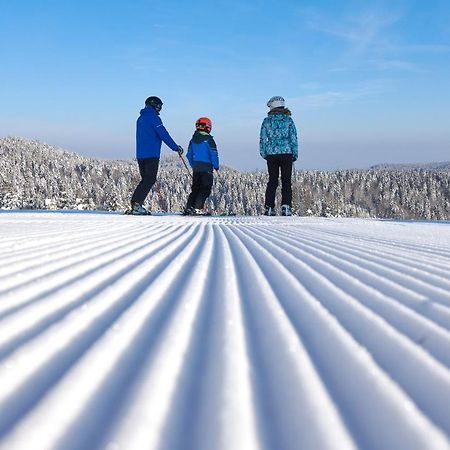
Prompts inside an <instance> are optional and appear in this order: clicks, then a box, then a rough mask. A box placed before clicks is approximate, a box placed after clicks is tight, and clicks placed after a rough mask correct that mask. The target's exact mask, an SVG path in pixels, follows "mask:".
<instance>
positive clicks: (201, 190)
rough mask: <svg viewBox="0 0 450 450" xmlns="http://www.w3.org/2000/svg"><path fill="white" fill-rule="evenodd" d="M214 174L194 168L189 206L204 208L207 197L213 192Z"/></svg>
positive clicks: (187, 206)
mask: <svg viewBox="0 0 450 450" xmlns="http://www.w3.org/2000/svg"><path fill="white" fill-rule="evenodd" d="M212 185H213V174H212V173H211V172H200V171H196V170H194V172H193V179H192V189H191V193H190V194H189V197H188V201H187V204H186V209H187V208H192V207H193V208H195V209H203V207H204V205H205V201H206V199H207V198H208V197H209V195H210V194H211V188H212Z"/></svg>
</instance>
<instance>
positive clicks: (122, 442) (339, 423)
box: [0, 212, 450, 450]
mask: <svg viewBox="0 0 450 450" xmlns="http://www.w3.org/2000/svg"><path fill="white" fill-rule="evenodd" d="M0 231H1V236H0V249H1V251H2V259H1V261H0V448H1V449H5V450H6V449H7V450H22V449H24V448H26V449H32V448H38V449H39V450H46V449H55V450H56V449H57V450H59V449H61V450H63V449H64V450H70V449H73V450H78V449H80V450H81V449H86V448H89V449H99V450H128V449H130V450H135V449H136V450H139V449H146V450H147V449H192V450H194V449H195V450H197V449H233V450H234V449H246V450H247V449H248V450H251V449H277V450H278V449H318V450H321V449H323V450H326V449H336V448H339V449H355V448H364V449H386V448H390V449H391V448H392V449H400V450H401V449H405V450H406V449H408V450H410V449H425V448H426V449H450V443H449V436H450V268H449V267H450V264H449V263H450V256H449V255H450V225H448V224H447V225H445V224H439V223H434V224H433V223H417V222H411V223H407V222H388V221H386V222H383V221H375V220H353V219H313V218H308V219H306V218H260V217H233V218H220V217H210V218H183V217H176V216H160V217H142V218H141V217H125V216H119V215H115V214H83V213H68V214H64V213H43V212H40V213H37V212H36V213H31V212H30V213H23V212H21V213H4V214H2V215H0Z"/></svg>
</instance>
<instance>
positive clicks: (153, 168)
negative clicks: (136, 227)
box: [131, 158, 159, 205]
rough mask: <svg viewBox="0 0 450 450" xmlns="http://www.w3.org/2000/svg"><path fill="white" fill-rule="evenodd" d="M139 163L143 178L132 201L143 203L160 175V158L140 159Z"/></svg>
mask: <svg viewBox="0 0 450 450" xmlns="http://www.w3.org/2000/svg"><path fill="white" fill-rule="evenodd" d="M138 164H139V173H140V174H141V178H142V180H141V182H140V183H139V184H138V185H137V187H136V189H135V191H134V194H133V196H132V197H131V201H132V202H136V203H140V204H141V205H142V203H144V200H145V198H146V197H147V195H148V193H149V192H150V189H151V188H152V187H153V185H154V184H155V181H156V176H157V175H158V167H159V158H146V159H138Z"/></svg>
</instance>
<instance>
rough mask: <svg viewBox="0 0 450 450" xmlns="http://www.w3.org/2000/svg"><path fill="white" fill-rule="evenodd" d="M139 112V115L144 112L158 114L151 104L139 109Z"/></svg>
mask: <svg viewBox="0 0 450 450" xmlns="http://www.w3.org/2000/svg"><path fill="white" fill-rule="evenodd" d="M140 114H141V116H145V115H146V114H156V115H158V116H159V112H158V111H156V109H155V108H153V106H151V105H147V106H146V107H145V108H143V109H141V111H140Z"/></svg>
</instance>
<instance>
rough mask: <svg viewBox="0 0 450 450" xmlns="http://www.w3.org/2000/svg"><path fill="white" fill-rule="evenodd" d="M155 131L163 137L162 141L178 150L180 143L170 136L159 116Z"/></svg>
mask: <svg viewBox="0 0 450 450" xmlns="http://www.w3.org/2000/svg"><path fill="white" fill-rule="evenodd" d="M154 127H155V131H156V133H157V134H158V136H159V137H160V138H161V139H162V141H163V142H164V143H165V144H166V145H167V146H168V147H169V148H171V149H172V150H174V151H177V150H178V145H177V143H176V142H175V141H174V140H173V139H172V138H171V137H170V134H169V132H168V131H167V130H166V128H165V127H164V125H163V123H162V120H161V119H160V118H158V120H157V122H156V123H155V125H154Z"/></svg>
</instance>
